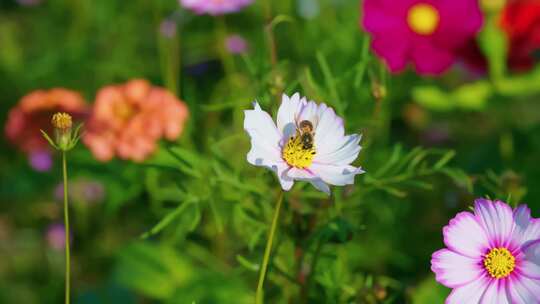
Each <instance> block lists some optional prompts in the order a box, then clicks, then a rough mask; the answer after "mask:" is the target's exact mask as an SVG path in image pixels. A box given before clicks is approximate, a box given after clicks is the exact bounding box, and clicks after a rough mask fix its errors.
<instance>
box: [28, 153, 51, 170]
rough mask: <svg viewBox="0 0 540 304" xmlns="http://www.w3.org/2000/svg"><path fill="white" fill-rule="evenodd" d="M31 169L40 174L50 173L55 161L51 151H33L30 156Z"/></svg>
mask: <svg viewBox="0 0 540 304" xmlns="http://www.w3.org/2000/svg"><path fill="white" fill-rule="evenodd" d="M28 162H29V163H30V167H32V168H33V169H34V170H36V171H38V172H45V171H49V170H50V169H51V167H52V164H53V160H52V155H51V152H50V151H49V150H42V151H33V152H31V153H30V155H28Z"/></svg>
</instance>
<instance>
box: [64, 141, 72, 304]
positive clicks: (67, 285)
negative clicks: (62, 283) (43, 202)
mask: <svg viewBox="0 0 540 304" xmlns="http://www.w3.org/2000/svg"><path fill="white" fill-rule="evenodd" d="M62 172H63V175H64V230H65V236H66V246H65V247H66V304H69V296H70V290H69V286H70V284H69V283H70V257H69V212H68V188H67V187H68V184H67V161H66V151H62Z"/></svg>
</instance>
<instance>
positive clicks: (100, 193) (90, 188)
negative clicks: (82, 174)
mask: <svg viewBox="0 0 540 304" xmlns="http://www.w3.org/2000/svg"><path fill="white" fill-rule="evenodd" d="M68 189H69V199H70V200H73V201H74V203H88V204H92V203H99V202H101V201H102V200H103V198H104V197H105V187H104V186H103V184H102V183H101V182H99V181H95V180H87V179H81V180H77V181H71V182H69V183H68ZM53 195H54V198H55V199H56V200H57V201H59V202H61V201H63V200H64V184H63V183H59V184H58V185H56V187H55V188H54V193H53Z"/></svg>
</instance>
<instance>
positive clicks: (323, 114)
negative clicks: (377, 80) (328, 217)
mask: <svg viewBox="0 0 540 304" xmlns="http://www.w3.org/2000/svg"><path fill="white" fill-rule="evenodd" d="M254 106H255V109H253V110H247V111H245V115H246V116H245V120H244V129H245V130H246V131H247V132H248V134H249V136H250V137H251V150H250V151H249V152H248V154H247V160H248V162H249V163H250V164H252V165H255V166H261V167H266V168H268V169H270V170H272V171H274V172H275V173H276V174H277V176H278V179H279V181H280V183H281V187H282V188H283V190H285V191H288V190H290V189H291V187H292V186H293V184H294V181H295V180H302V181H308V182H310V183H311V184H312V185H313V186H314V187H315V188H317V189H318V190H320V191H323V192H326V193H330V187H329V186H328V185H329V184H331V185H338V186H343V185H350V184H353V183H354V177H355V176H356V175H357V174H361V173H363V172H364V171H363V170H362V169H361V168H359V167H354V166H351V165H350V164H351V163H352V162H353V161H354V160H355V159H356V158H357V157H358V153H360V149H361V147H360V145H359V143H360V139H361V136H359V135H356V134H353V135H345V128H344V127H343V119H342V118H341V117H339V116H337V115H336V113H335V112H334V110H333V109H332V108H330V107H328V106H327V105H326V104H324V103H321V104H316V103H315V102H314V101H307V100H306V98H304V97H302V98H300V94H298V93H296V94H294V95H293V96H292V97H290V98H289V97H288V96H287V95H283V97H282V100H281V105H280V107H279V110H278V113H277V126H276V124H275V123H274V121H273V120H272V117H271V116H270V115H269V114H268V113H267V112H265V111H263V110H262V109H261V107H260V106H259V104H258V103H257V102H255V104H254Z"/></svg>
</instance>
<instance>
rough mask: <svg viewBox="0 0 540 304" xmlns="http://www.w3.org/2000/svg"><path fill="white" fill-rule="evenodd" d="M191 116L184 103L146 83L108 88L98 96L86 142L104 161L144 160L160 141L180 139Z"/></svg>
mask: <svg viewBox="0 0 540 304" xmlns="http://www.w3.org/2000/svg"><path fill="white" fill-rule="evenodd" d="M188 115H189V112H188V109H187V106H186V105H185V104H184V103H183V102H182V101H180V100H179V99H178V98H176V97H175V96H174V95H173V94H172V93H170V92H169V91H167V90H165V89H163V88H160V87H156V86H152V85H151V84H150V83H149V82H148V81H146V80H141V79H136V80H131V81H129V82H127V83H125V84H121V85H111V86H106V87H104V88H102V89H101V90H100V91H99V92H98V93H97V96H96V101H95V104H94V108H93V111H92V114H91V116H90V119H89V121H88V124H87V127H86V132H85V134H84V136H83V141H84V143H85V144H86V145H87V146H88V147H89V148H90V150H91V151H92V153H93V154H94V156H95V157H96V158H97V159H99V160H101V161H109V160H111V159H112V158H113V157H114V156H115V155H117V156H118V157H120V158H122V159H129V160H133V161H143V160H144V159H146V158H147V157H148V156H150V154H152V152H154V150H155V149H156V142H157V141H158V140H159V139H160V138H162V137H165V138H166V139H168V140H175V139H177V138H178V136H180V134H181V133H182V130H183V128H184V123H185V121H186V119H187V117H188Z"/></svg>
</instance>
